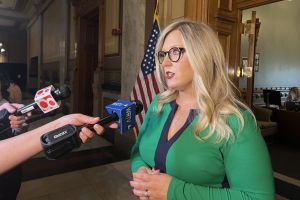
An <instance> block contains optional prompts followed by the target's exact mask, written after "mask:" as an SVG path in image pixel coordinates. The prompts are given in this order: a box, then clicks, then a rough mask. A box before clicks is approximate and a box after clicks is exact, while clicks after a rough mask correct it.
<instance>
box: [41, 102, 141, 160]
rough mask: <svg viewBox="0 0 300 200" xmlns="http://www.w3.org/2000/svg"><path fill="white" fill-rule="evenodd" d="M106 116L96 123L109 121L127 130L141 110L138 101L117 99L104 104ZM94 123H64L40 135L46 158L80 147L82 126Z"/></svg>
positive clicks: (133, 123)
mask: <svg viewBox="0 0 300 200" xmlns="http://www.w3.org/2000/svg"><path fill="white" fill-rule="evenodd" d="M106 110H107V112H108V113H109V115H108V116H106V117H104V118H102V119H101V120H100V121H99V122H98V123H97V124H99V125H101V126H105V125H108V124H109V123H111V122H117V123H118V129H119V131H120V133H124V132H126V131H128V130H129V129H130V128H133V127H134V126H135V115H136V114H139V113H140V112H141V111H142V110H143V104H142V103H141V102H140V101H134V102H131V101H126V100H119V101H116V102H114V103H112V104H110V105H107V106H106ZM93 126H94V124H88V125H85V126H79V127H77V126H74V125H70V124H68V125H65V126H63V127H60V128H58V129H56V130H53V131H50V132H49V133H46V134H44V135H42V136H41V144H42V146H43V148H44V152H45V155H46V157H47V158H48V159H57V158H59V157H61V156H63V155H64V154H66V153H68V152H70V151H72V150H73V149H74V148H78V147H80V145H81V144H82V141H81V139H80V137H79V133H80V131H81V128H82V127H87V128H89V129H92V128H93Z"/></svg>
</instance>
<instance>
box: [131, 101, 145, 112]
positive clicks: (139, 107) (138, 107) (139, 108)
mask: <svg viewBox="0 0 300 200" xmlns="http://www.w3.org/2000/svg"><path fill="white" fill-rule="evenodd" d="M133 102H134V103H135V114H136V115H137V114H140V113H141V112H142V111H143V109H144V106H143V104H142V102H141V101H140V100H134V101H133Z"/></svg>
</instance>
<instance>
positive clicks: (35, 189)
mask: <svg viewBox="0 0 300 200" xmlns="http://www.w3.org/2000/svg"><path fill="white" fill-rule="evenodd" d="M130 179H131V175H130V164H129V160H126V161H122V162H117V163H112V164H108V165H102V166H98V167H93V168H88V169H84V170H78V171H73V172H69V173H64V174H61V175H55V176H50V177H45V178H41V179H36V180H31V181H26V182H23V183H22V186H21V190H20V192H19V195H18V198H17V199H18V200H62V199H64V200H121V199H122V200H124V199H126V200H127V199H128V200H130V199H136V198H135V197H134V196H133V195H132V193H131V189H130V187H129V185H128V182H129V180H130Z"/></svg>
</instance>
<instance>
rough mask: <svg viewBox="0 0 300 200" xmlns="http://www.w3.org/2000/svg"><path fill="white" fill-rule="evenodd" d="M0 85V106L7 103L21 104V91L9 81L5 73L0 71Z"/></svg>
mask: <svg viewBox="0 0 300 200" xmlns="http://www.w3.org/2000/svg"><path fill="white" fill-rule="evenodd" d="M0 81H1V82H0V84H1V99H0V101H1V102H0V105H1V104H3V103H5V102H3V103H2V101H4V100H5V101H8V102H11V103H22V91H21V89H20V87H19V86H18V85H17V84H16V83H15V82H14V81H13V80H11V79H10V77H9V75H8V73H7V72H5V71H0Z"/></svg>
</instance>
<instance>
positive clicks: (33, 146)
mask: <svg viewBox="0 0 300 200" xmlns="http://www.w3.org/2000/svg"><path fill="white" fill-rule="evenodd" d="M98 121H99V118H98V117H97V118H93V117H89V116H86V115H82V114H71V115H67V116H64V117H61V118H59V119H57V120H55V121H52V122H50V123H48V124H45V125H43V126H41V127H39V128H36V129H34V130H32V131H29V132H26V133H24V134H22V135H19V136H16V137H13V138H10V139H6V140H2V141H0V163H1V164H0V174H2V173H4V172H5V171H7V170H9V169H10V168H12V167H14V166H16V165H18V164H20V163H22V162H23V161H25V160H27V159H28V158H30V157H32V156H34V155H35V154H37V153H39V152H40V151H42V150H43V148H42V145H41V142H40V137H41V135H43V134H44V133H47V132H49V131H52V130H55V129H57V128H59V127H62V126H64V125H66V124H73V125H76V126H80V125H83V124H95V123H97V122H98ZM94 129H95V130H96V132H97V133H98V134H101V133H102V132H103V127H102V126H100V125H95V126H94ZM93 135H94V133H93V132H92V131H91V130H89V129H87V128H83V129H82V131H81V132H80V138H81V140H82V141H83V142H85V141H86V140H87V139H88V138H90V137H93Z"/></svg>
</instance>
